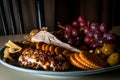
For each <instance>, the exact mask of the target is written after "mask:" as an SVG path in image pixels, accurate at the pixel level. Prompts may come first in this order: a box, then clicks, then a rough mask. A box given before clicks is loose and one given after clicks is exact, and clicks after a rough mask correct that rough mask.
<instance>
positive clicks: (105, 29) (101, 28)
mask: <svg viewBox="0 0 120 80" xmlns="http://www.w3.org/2000/svg"><path fill="white" fill-rule="evenodd" d="M100 31H101V32H102V33H105V32H108V31H109V29H108V26H107V25H106V24H105V23H102V24H101V25H100Z"/></svg>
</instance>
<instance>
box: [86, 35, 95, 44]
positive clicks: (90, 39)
mask: <svg viewBox="0 0 120 80" xmlns="http://www.w3.org/2000/svg"><path fill="white" fill-rule="evenodd" d="M84 41H85V43H86V44H91V43H93V41H94V40H93V38H91V37H88V36H86V37H85V39H84Z"/></svg>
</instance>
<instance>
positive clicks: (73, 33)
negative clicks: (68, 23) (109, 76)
mask: <svg viewBox="0 0 120 80" xmlns="http://www.w3.org/2000/svg"><path fill="white" fill-rule="evenodd" d="M71 33H72V36H73V37H77V36H79V33H80V30H79V29H77V28H74V29H72V32H71Z"/></svg>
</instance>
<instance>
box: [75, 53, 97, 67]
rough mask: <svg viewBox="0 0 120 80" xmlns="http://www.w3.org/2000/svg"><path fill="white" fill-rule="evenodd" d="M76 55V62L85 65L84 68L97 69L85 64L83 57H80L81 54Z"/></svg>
mask: <svg viewBox="0 0 120 80" xmlns="http://www.w3.org/2000/svg"><path fill="white" fill-rule="evenodd" d="M74 55H75V58H76V60H78V61H79V62H80V63H81V64H83V65H84V66H87V67H89V68H90V69H95V67H93V66H91V65H89V64H87V63H85V62H84V61H83V60H82V59H81V57H80V56H79V53H75V54H74Z"/></svg>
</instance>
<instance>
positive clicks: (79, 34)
mask: <svg viewBox="0 0 120 80" xmlns="http://www.w3.org/2000/svg"><path fill="white" fill-rule="evenodd" d="M86 25H87V24H86V20H85V19H84V17H82V16H81V17H80V18H78V20H75V21H73V23H72V25H66V26H65V29H64V38H65V40H66V42H67V43H69V44H70V45H72V46H81V45H82V44H83V42H84V40H83V39H84V36H85V35H84V31H83V30H82V29H81V28H82V27H84V26H86Z"/></svg>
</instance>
